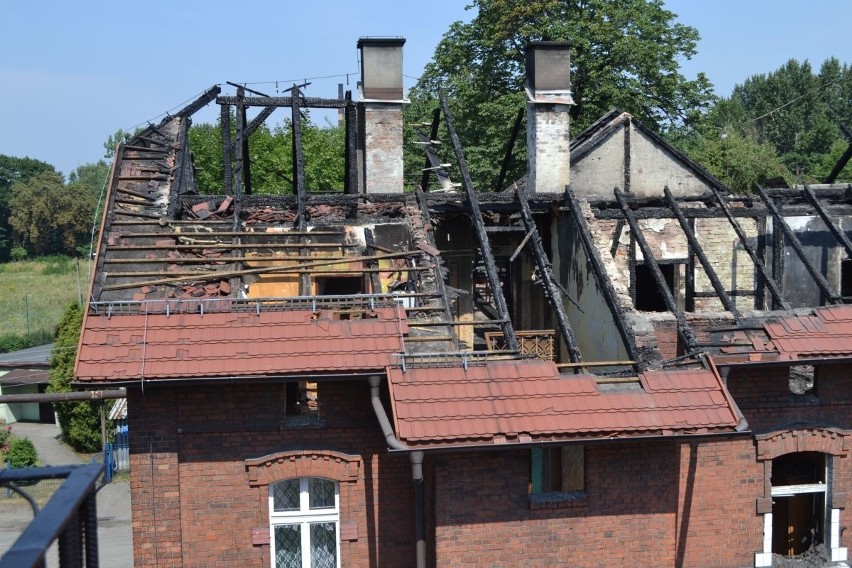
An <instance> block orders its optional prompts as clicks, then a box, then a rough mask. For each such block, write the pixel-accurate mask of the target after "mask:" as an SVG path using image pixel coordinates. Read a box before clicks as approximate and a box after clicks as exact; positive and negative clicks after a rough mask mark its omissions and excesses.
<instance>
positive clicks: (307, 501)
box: [269, 477, 340, 568]
mask: <svg viewBox="0 0 852 568" xmlns="http://www.w3.org/2000/svg"><path fill="white" fill-rule="evenodd" d="M339 524H340V495H339V487H338V484H337V482H335V481H331V480H329V479H321V478H318V477H301V478H296V479H285V480H283V481H279V482H277V483H274V484H272V485H270V486H269V525H270V533H271V534H272V539H271V540H272V546H271V549H272V566H273V568H339V566H340V539H339V537H338V534H339Z"/></svg>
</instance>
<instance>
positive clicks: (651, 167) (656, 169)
mask: <svg viewBox="0 0 852 568" xmlns="http://www.w3.org/2000/svg"><path fill="white" fill-rule="evenodd" d="M666 186H668V188H669V190H671V192H672V193H673V194H674V195H675V197H681V196H685V195H701V194H702V193H704V192H706V191H709V190H710V188H709V186H708V185H707V184H706V183H705V182H704V181H703V180H701V179H699V178H698V177H697V176H696V175H695V173H693V171H692V170H690V169H688V168H686V167H684V166H683V165H681V164H680V162H679V161H678V159H677V158H676V157H675V156H674V155H673V154H671V153H669V152H668V151H666V150H665V149H664V148H663V147H662V146H659V145H657V144H656V143H655V142H654V141H653V140H651V139H650V138H648V137H647V136H645V135H644V134H643V133H642V132H640V131H639V130H637V129H636V128H635V127H633V126H632V125H631V139H630V192H631V193H634V194H636V195H642V196H653V195H663V188H664V187H666Z"/></svg>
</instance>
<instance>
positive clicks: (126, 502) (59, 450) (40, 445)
mask: <svg viewBox="0 0 852 568" xmlns="http://www.w3.org/2000/svg"><path fill="white" fill-rule="evenodd" d="M12 432H13V433H14V434H15V436H17V437H20V438H24V437H26V438H29V439H30V440H31V441H32V443H33V445H34V446H35V447H36V450H37V451H38V455H39V458H40V459H41V461H42V463H44V464H45V465H67V464H75V463H80V459H79V458H78V457H77V455H76V454H75V453H74V452H72V451H71V450H70V449H68V448H67V447H66V446H65V445H64V444H62V443H61V442H59V441H58V439H57V438H58V436H59V428H58V427H56V426H54V425H53V424H32V423H23V422H18V423H15V424H13V425H12ZM4 496H5V492H4V493H2V494H0V554H2V553H3V552H5V551H6V550H8V549H9V547H10V546H12V544H13V543H14V541H15V539H17V538H18V535H20V534H21V532H22V531H23V530H24V529H25V528H26V527H27V525H28V524H29V523H30V521H32V518H33V514H32V510H31V509H30V508H29V506H28V505H24V504H11V503H8V502H6V503H4V500H5V497H4ZM98 549H99V550H100V565H101V566H104V567H105V568H133V539H132V530H131V527H130V484H129V483H127V482H126V481H124V482H115V483H110V484H109V485H106V486H104V487H103V488H102V489H101V490H100V491H98ZM58 564H59V563H58V558H57V554H56V545H54V546H52V547H51V550H50V551H49V552H48V559H47V566H48V568H53V567H55V566H58Z"/></svg>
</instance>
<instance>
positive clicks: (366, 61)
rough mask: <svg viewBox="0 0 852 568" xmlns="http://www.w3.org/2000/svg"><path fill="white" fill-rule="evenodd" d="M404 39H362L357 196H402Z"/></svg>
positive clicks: (360, 48) (360, 42) (359, 43)
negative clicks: (396, 194)
mask: <svg viewBox="0 0 852 568" xmlns="http://www.w3.org/2000/svg"><path fill="white" fill-rule="evenodd" d="M404 44H405V39H404V38H401V37H396V38H376V37H362V38H360V39H359V40H358V49H359V50H360V51H361V100H360V101H359V103H358V111H359V112H358V132H359V133H360V136H359V141H358V153H359V158H360V159H359V164H360V168H361V171H360V176H359V177H360V185H361V187H360V188H359V189H360V192H361V193H402V192H403V162H402V105H403V104H404V103H405V102H406V101H405V99H404V98H403V85H402V46H403V45H404Z"/></svg>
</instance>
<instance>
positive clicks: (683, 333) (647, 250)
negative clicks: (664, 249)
mask: <svg viewBox="0 0 852 568" xmlns="http://www.w3.org/2000/svg"><path fill="white" fill-rule="evenodd" d="M614 191H615V198H616V200H618V203H619V205H620V206H621V211H622V213H623V214H624V219H625V220H626V221H627V224H628V225H629V226H630V231H631V233H632V234H633V237H634V239H635V240H636V244H638V245H639V248H640V249H641V250H642V257H643V258H644V261H645V263H646V264H647V265H648V267H649V268H650V269H651V274H652V276H653V277H654V280H655V281H656V283H657V288H658V289H659V292H660V295H662V297H663V301H664V302H665V304H666V307H667V308H668V309H669V311H670V312H671V313H672V315H674V317H675V321H676V322H677V331H678V335H680V338H681V339H682V340H683V342H684V344H685V345H686V350H687V353H692V352H694V351H696V350H697V349H698V341H696V339H695V334H694V333H693V332H692V327H690V325H689V323H687V321H686V317H685V316H684V314H683V312H682V311H681V309H680V307H678V305H677V302H676V301H675V299H674V296H672V293H671V290H669V286H668V284H667V283H666V277H665V276H663V272H662V271H661V270H660V265H659V264H658V263H657V259H656V258H654V254H653V252H652V251H651V247H650V246H648V241H646V240H645V236H644V235H643V234H642V229H641V228H640V227H639V221H637V220H636V217H635V216H634V215H633V211H632V210H631V209H630V205H628V204H627V201H626V200H625V199H624V194H623V193H621V190H620V189H618V188H615V190H614Z"/></svg>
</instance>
